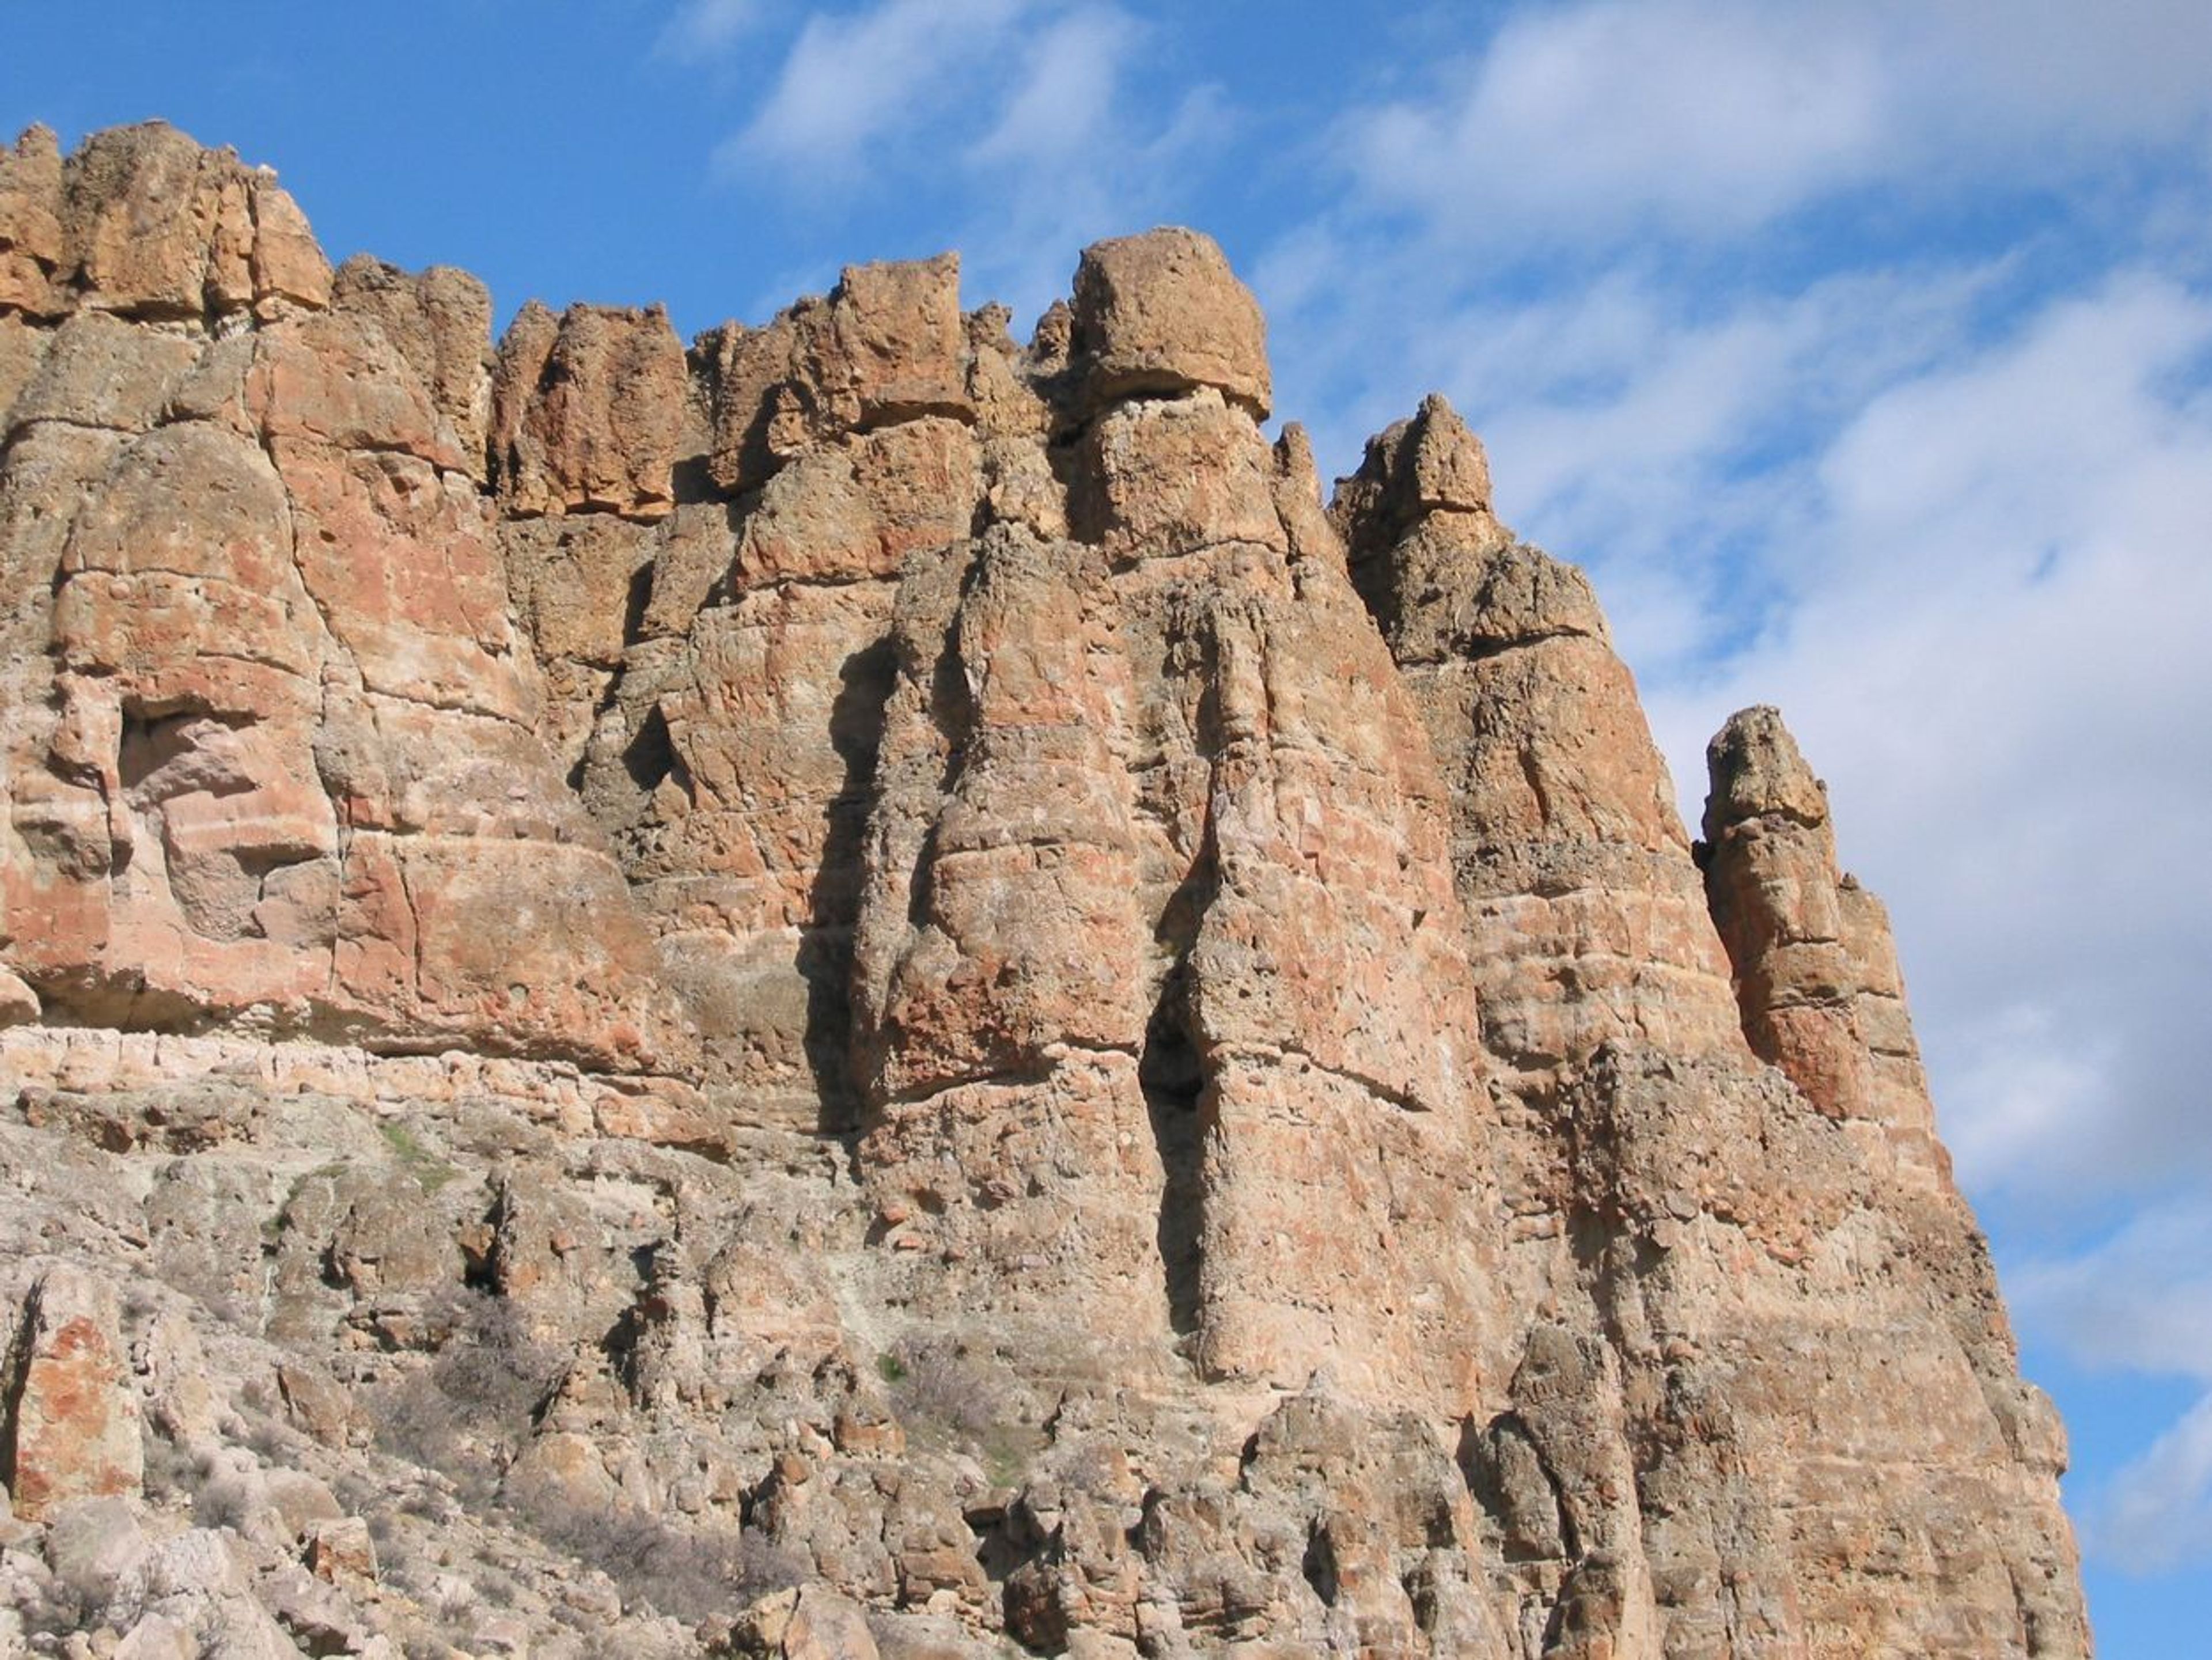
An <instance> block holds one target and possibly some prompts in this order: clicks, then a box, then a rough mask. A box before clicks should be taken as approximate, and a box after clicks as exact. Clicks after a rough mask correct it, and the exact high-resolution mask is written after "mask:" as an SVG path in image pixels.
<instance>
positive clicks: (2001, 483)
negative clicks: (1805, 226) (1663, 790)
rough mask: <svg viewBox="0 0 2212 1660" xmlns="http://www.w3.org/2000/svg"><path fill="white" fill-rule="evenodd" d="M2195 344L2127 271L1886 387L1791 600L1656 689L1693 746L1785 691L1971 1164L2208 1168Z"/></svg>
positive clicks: (1863, 421) (1827, 502)
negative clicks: (1881, 902)
mask: <svg viewBox="0 0 2212 1660" xmlns="http://www.w3.org/2000/svg"><path fill="white" fill-rule="evenodd" d="M2208 349H2212V299H2207V298H2205V297H2203V296H2198V295H2193V294H2191V293H2190V292H2188V291H2186V290H2185V289H2180V288H2179V287H2177V286H2176V285H2174V284H2172V283H2170V282H2167V281H2165V280H2163V279H2161V278H2159V277H2154V276H2149V275H2146V274H2142V273H2130V274H2121V275H2118V276H2116V277H2112V278H2111V279H2110V280H2108V281H2106V283H2103V284H2102V285H2100V287H2099V288H2097V289H2095V290H2093V291H2092V292H2091V293H2088V294H2086V295H2079V296H2075V297H2071V298H2069V299H2066V300H2063V301H2057V302H2054V303H2052V304H2051V305H2049V306H2047V307H2045V309H2044V310H2043V311H2041V312H2040V313H2038V314H2037V315H2036V316H2035V317H2034V318H2033V320H2032V321H2031V322H2030V323H2029V324H2027V325H2026V326H2025V327H2023V328H2022V329H2021V331H2020V332H2019V333H2018V334H2017V335H2016V336H2015V337H2011V338H2009V339H2007V340H2005V341H2003V342H2001V343H1999V344H1996V346H1994V347H1992V348H1990V349H1989V350H1986V351H1984V352H1983V353H1982V354H1980V355H1979V356H1975V357H1973V358H1972V359H1970V360H1968V361H1966V362H1960V363H1958V364H1956V365H1954V366H1952V367H1949V368H1945V369H1942V370H1941V371H1937V372H1933V373H1930V374H1925V375H1923V376H1921V377H1918V378H1917V379H1915V380H1910V381H1908V382H1906V383H1904V384H1902V385H1900V386H1897V387H1895V388H1893V389H1892V390H1891V391H1889V392H1887V393H1885V394H1883V395H1881V397H1878V398H1875V399H1873V400H1872V401H1871V402H1869V404H1868V405H1867V407H1866V408H1865V410H1863V413H1862V414H1861V415H1860V416H1859V417H1857V419H1856V420H1854V421H1852V422H1851V423H1849V425H1848V426H1847V427H1846V428H1845V429H1844V430H1843V431H1842V433H1841V434H1840V435H1838V437H1837V438H1836V439H1835V441H1834V442H1833V443H1832V445H1831V446H1830V447H1829V448H1828V450H1827V452H1826V455H1825V457H1824V458H1823V459H1822V461H1821V463H1820V468H1819V473H1818V478H1819V486H1820V489H1819V494H1818V496H1817V499H1816V502H1815V514H1814V517H1813V518H1812V519H1811V520H1808V522H1807V523H1805V524H1803V525H1802V526H1800V527H1799V536H1800V538H1801V539H1800V542H1799V544H1798V546H1796V548H1794V549H1791V550H1787V551H1786V552H1778V553H1777V554H1776V556H1774V557H1773V559H1772V560H1771V562H1770V566H1769V569H1771V570H1772V571H1775V572H1777V573H1778V574H1779V575H1780V576H1781V577H1782V579H1783V580H1784V581H1785V582H1786V583H1787V584H1788V588H1789V594H1788V599H1787V601H1786V604H1785V608H1784V613H1783V617H1784V620H1783V621H1782V623H1780V624H1779V625H1778V626H1777V627H1776V628H1775V629H1772V630H1771V632H1770V633H1769V635H1767V636H1766V637H1765V639H1763V640H1761V641H1760V642H1759V643H1758V644H1757V645H1756V646H1755V647H1754V648H1753V649H1751V650H1750V651H1748V652H1747V653H1745V654H1742V655H1741V656H1740V657H1738V658H1737V659H1736V660H1734V661H1732V662H1730V663H1729V664H1728V665H1727V666H1726V667H1725V669H1724V670H1723V672H1721V673H1720V674H1719V675H1718V676H1717V678H1715V679H1714V680H1712V681H1711V682H1710V683H1707V684H1696V683H1694V682H1690V681H1683V682H1678V683H1676V684H1671V685H1667V686H1662V688H1661V689H1660V696H1659V697H1658V698H1657V699H1656V703H1657V705H1658V707H1659V709H1660V713H1661V717H1662V722H1663V723H1664V725H1665V726H1666V727H1667V728H1668V736H1669V739H1670V741H1671V742H1672V743H1673V744H1674V745H1675V746H1676V754H1677V756H1678V757H1681V756H1682V754H1683V751H1686V750H1688V749H1690V746H1691V745H1692V742H1693V741H1694V740H1695V739H1696V738H1697V737H1699V736H1701V735H1702V733H1703V732H1705V731H1707V730H1710V729H1711V727H1713V726H1715V725H1717V723H1718V721H1719V720H1720V718H1721V717H1722V716H1723V715H1724V714H1726V713H1727V711H1728V708H1729V707H1732V706H1734V705H1735V704H1737V703H1740V702H1751V701H1754V700H1765V701H1773V702H1779V703H1781V705H1782V706H1783V708H1784V711H1785V713H1786V714H1788V715H1789V717H1790V721H1791V722H1792V725H1793V727H1795V728H1796V730H1797V732H1798V734H1799V736H1800V738H1801V739H1802V741H1803V742H1804V745H1805V747H1806V750H1807V753H1808V756H1809V757H1811V758H1812V760H1813V762H1814V765H1815V766H1816V767H1817V768H1819V769H1821V770H1822V772H1823V773H1824V774H1825V775H1826V776H1827V777H1828V779H1829V780H1830V782H1831V784H1832V794H1833V799H1834V800H1835V802H1836V804H1837V815H1838V836H1839V841H1840V843H1841V848H1842V852H1843V854H1844V860H1845V862H1846V863H1847V864H1850V865H1852V866H1856V867H1857V868H1858V869H1860V870H1861V871H1862V872H1863V873H1865V874H1866V875H1867V876H1868V877H1869V880H1870V882H1871V883H1872V885H1875V887H1876V888H1878V889H1880V890H1882V891H1885V892H1886V894H1887V897H1888V898H1889V899H1890V901H1891V903H1892V909H1893V912H1894V913H1895V915H1897V918H1898V921H1899V933H1900V938H1901V943H1902V944H1903V946H1904V948H1905V949H1904V961H1905V970H1906V973H1907V976H1908V977H1909V978H1910V980H1911V984H1912V988H1913V993H1914V1006H1915V1008H1916V1011H1917V1014H1918V1015H1919V1017H1920V1021H1921V1025H1922V1030H1923V1039H1924V1041H1925V1042H1926V1043H1927V1047H1928V1049H1929V1060H1930V1062H1931V1066H1932V1067H1933V1069H1934V1071H1935V1073H1936V1085H1937V1091H1936V1094H1937V1101H1938V1104H1939V1107H1940V1108H1941V1109H1942V1112H1943V1115H1944V1123H1945V1126H1946V1129H1947V1133H1948V1134H1949V1135H1950V1136H1951V1138H1952V1140H1953V1143H1954V1151H1955V1152H1957V1153H1958V1155H1959V1158H1960V1169H1961V1172H1962V1174H1963V1175H1964V1177H1966V1179H1967V1181H1968V1182H1969V1183H1970V1184H1975V1185H1978V1186H1981V1187H1983V1188H1984V1189H1986V1188H1990V1187H1993V1186H2000V1185H2011V1186H2015V1187H2017V1188H2021V1189H2023V1190H2039V1191H2042V1192H2045V1193H2046V1194H2050V1195H2057V1194H2060V1193H2066V1194H2070V1195H2075V1196H2076V1197H2080V1198H2090V1197H2093V1196H2095V1195H2099V1194H2109V1193H2112V1192H2113V1191H2116V1190H2118V1189H2124V1188H2125V1187H2126V1186H2128V1185H2129V1184H2130V1183H2138V1182H2141V1181H2143V1180H2146V1179H2148V1178H2150V1177H2153V1176H2155V1175H2160V1174H2164V1175H2167V1176H2179V1175H2180V1174H2181V1173H2183V1172H2195V1173H2196V1174H2197V1176H2199V1177H2203V1175H2205V1174H2208V1173H2212V1123H2208V1122H2207V1120H2206V1118H2205V1116H2204V1112H2203V1106H2204V1101H2203V1078H2204V1077H2205V1076H2206V1075H2207V1068H2208V1067H2212V1032H2208V1031H2207V1027H2206V1022H2205V1021H2204V1019H2203V1007H2202V1000H2203V984H2204V981H2203V973H2204V961H2205V959H2204V952H2203V943H2202V942H2203V940H2204V939H2206V938H2208V937H2212V891H2207V890H2206V889H2205V887H2204V885H2203V883H2202V882H2199V881H2196V880H2194V879H2192V876H2191V873H2192V871H2193V870H2194V869H2195V868H2196V867H2197V866H2198V865H2199V864H2200V863H2201V860H2202V857H2203V848H2206V847H2208V846H2212V722H2208V721H2206V719H2205V712H2206V711H2207V710H2212V654H2207V653H2206V652H2205V651H2204V649H2203V641H2204V639H2205V638H2206V637H2207V636H2208V633H2212V558H2208V557H2207V542H2206V535H2207V532H2206V526H2212V467H2208V466H2207V465H2205V461H2204V458H2205V456H2206V455H2208V454H2212V411H2208V410H2207V409H2206V407H2205V405H2204V403H2203V398H2202V396H2201V394H2192V393H2191V390H2190V388H2191V386H2193V385H2194V384H2195V382H2194V381H2192V380H2191V379H2189V376H2190V374H2191V370H2192V368H2193V367H2194V366H2196V365H2197V364H2198V363H2199V362H2201V356H2202V354H2203V353H2204V352H2205V351H2206V350H2208ZM1678 764H1679V763H1678Z"/></svg>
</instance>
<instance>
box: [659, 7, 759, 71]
mask: <svg viewBox="0 0 2212 1660" xmlns="http://www.w3.org/2000/svg"><path fill="white" fill-rule="evenodd" d="M760 21H761V19H760V6H759V4H758V0H685V3H684V4H683V5H680V6H678V7H677V9H676V12H675V15H673V16H671V18H670V19H669V20H668V21H667V23H666V25H665V27H663V28H662V29H661V31H660V36H659V40H656V41H654V43H653V53H654V55H655V56H656V57H660V58H675V59H678V60H679V61H682V62H686V63H697V62H701V61H703V60H705V59H708V58H717V57H720V55H721V54H722V53H724V52H727V51H728V50H729V49H730V48H731V46H734V45H735V44H736V43H737V41H738V40H739V38H740V37H742V36H744V34H746V33H749V32H750V31H751V30H752V29H753V28H754V27H756V26H757V24H758V23H759V22H760Z"/></svg>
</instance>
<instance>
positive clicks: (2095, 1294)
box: [2008, 1199, 2212, 1383]
mask: <svg viewBox="0 0 2212 1660" xmlns="http://www.w3.org/2000/svg"><path fill="white" fill-rule="evenodd" d="M2008 1284H2009V1288H2010V1291H2011V1294H2012V1299H2013V1304H2014V1307H2015V1310H2017V1311H2018V1313H2019V1314H2020V1316H2021V1318H2022V1319H2023V1320H2033V1322H2034V1323H2036V1325H2037V1326H2038V1327H2039V1329H2041V1330H2042V1331H2043V1333H2044V1334H2045V1335H2046V1336H2047V1337H2049V1338H2050V1339H2051V1341H2054V1342H2056V1343H2057V1344H2058V1345H2059V1347H2062V1348H2063V1349H2064V1350H2065V1351H2066V1353H2068V1354H2069V1356H2070V1357H2071V1358H2072V1359H2074V1360H2075V1362H2076V1363H2077V1364H2078V1365H2081V1366H2083V1367H2085V1368H2087V1369H2089V1370H2092V1371H2112V1370H2116V1369H2125V1370H2130V1371H2149V1372H2160V1373H2166V1374H2168V1375H2175V1376H2180V1377H2194V1378H2197V1379H2199V1380H2200V1381H2202V1382H2204V1383H2212V1201H2207V1200H2203V1199H2190V1200H2179V1201H2172V1202H2169V1203H2167V1204H2165V1205H2161V1206H2158V1207H2154V1208H2153V1209H2151V1210H2149V1211H2148V1212H2146V1213H2143V1214H2142V1215H2139V1216H2137V1217H2136V1218H2134V1219H2131V1220H2130V1222H2128V1224H2127V1225H2125V1226H2124V1227H2122V1228H2120V1229H2119V1230H2118V1231H2117V1232H2115V1233H2113V1234H2112V1236H2111V1237H2109V1238H2106V1239H2104V1240H2102V1241H2100V1242H2099V1243H2097V1244H2095V1245H2094V1246H2093V1247H2092V1248H2091V1249H2089V1250H2084V1251H2081V1252H2080V1253H2078V1254H2076V1255H2075V1256H2063V1257H2046V1258H2043V1259H2040V1260H2031V1261H2029V1262H2027V1263H2025V1264H2023V1265H2022V1266H2021V1267H2018V1268H2015V1270H2014V1271H2013V1273H2012V1274H2011V1275H2010V1276H2009V1281H2008Z"/></svg>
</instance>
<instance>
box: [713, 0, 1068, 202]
mask: <svg viewBox="0 0 2212 1660" xmlns="http://www.w3.org/2000/svg"><path fill="white" fill-rule="evenodd" d="M1031 9H1032V6H1031V4H1030V0H884V3H882V4H879V5H877V6H874V7H872V8H863V9H860V10H857V11H849V12H839V13H834V14H822V15H815V16H813V17H811V18H810V19H808V21H807V22H806V25H805V27H804V28H803V29H801V30H800V31H799V38H798V40H796V41H795V42H794V43H793V46H792V47H791V50H790V52H789V55H788V56H787V58H785V59H784V63H783V66H782V69H781V72H780V73H779V74H778V76H777V77H776V81H775V87H774V89H773V90H772V91H771V92H770V93H769V96H768V100H767V101H766V102H765V103H764V104H763V106H761V108H760V110H759V112H757V114H755V116H754V117H753V119H751V121H750V122H749V123H748V124H747V125H745V127H744V130H743V131H740V132H739V133H738V134H737V136H736V137H733V138H732V139H731V140H730V141H729V142H728V143H725V144H724V145H723V146H722V147H721V149H720V150H719V151H718V152H717V154H716V158H715V159H716V164H717V166H718V167H720V169H721V170H722V171H723V172H724V173H729V174H732V175H742V174H744V173H747V172H748V171H749V170H750V169H753V168H756V167H770V168H776V169H781V170H782V171H783V173H784V176H785V182H786V183H787V185H788V187H789V188H791V189H793V190H799V191H804V190H813V189H817V188H819V187H820V185H822V184H823V183H824V182H838V183H842V182H845V181H848V180H849V179H851V178H853V177H854V175H855V174H856V173H857V172H858V170H859V169H860V167H861V165H862V163H863V161H865V160H866V158H867V155H868V152H869V150H870V149H871V147H872V146H873V145H874V144H876V143H878V141H880V140H882V139H884V138H885V137H889V136H891V135H897V136H899V137H900V138H901V141H902V143H908V144H914V143H917V142H919V135H920V132H921V131H922V130H924V129H925V128H930V127H933V126H934V125H935V121H934V118H936V117H937V116H939V114H941V113H942V112H945V111H946V110H948V109H951V110H957V108H958V107H959V106H960V105H961V103H962V101H963V100H964V99H965V98H967V97H969V96H970V95H972V92H973V82H975V80H976V79H977V78H978V77H979V76H980V75H981V73H982V71H983V66H984V65H986V64H988V63H990V62H991V61H992V60H993V59H994V58H995V57H996V56H997V54H998V53H999V52H1001V51H1002V50H1003V49H1004V46H1005V43H1006V38H1007V35H1008V33H1009V32H1010V31H1011V30H1012V28H1013V27H1014V25H1015V24H1016V23H1017V22H1018V21H1020V20H1021V19H1022V18H1023V17H1024V15H1027V14H1028V13H1029V12H1030V10H1031Z"/></svg>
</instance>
